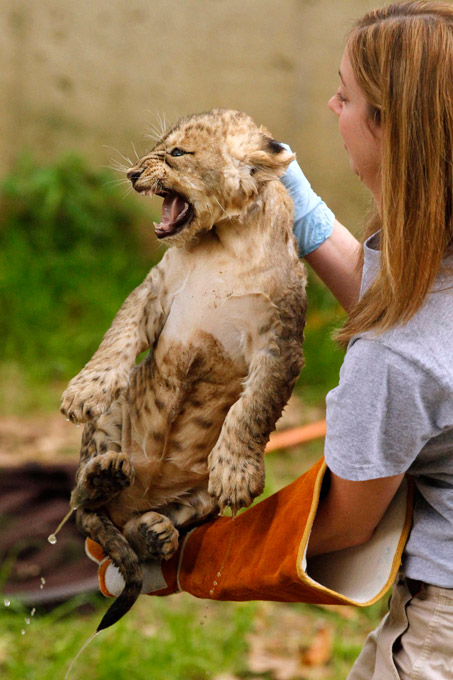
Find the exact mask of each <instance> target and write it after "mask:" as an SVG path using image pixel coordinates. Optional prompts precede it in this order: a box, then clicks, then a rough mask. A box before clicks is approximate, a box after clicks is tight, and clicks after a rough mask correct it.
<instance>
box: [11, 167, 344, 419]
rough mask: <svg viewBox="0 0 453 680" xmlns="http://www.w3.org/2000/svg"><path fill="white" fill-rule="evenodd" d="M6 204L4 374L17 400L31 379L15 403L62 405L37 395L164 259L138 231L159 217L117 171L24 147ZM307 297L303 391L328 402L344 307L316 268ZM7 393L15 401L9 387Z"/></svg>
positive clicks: (78, 359) (74, 364) (68, 371)
mask: <svg viewBox="0 0 453 680" xmlns="http://www.w3.org/2000/svg"><path fill="white" fill-rule="evenodd" d="M0 205H1V213H0V215H1V216H0V335H1V338H2V349H3V351H2V357H1V359H0V376H1V377H2V381H3V382H4V384H5V385H7V384H8V385H10V387H8V388H7V390H6V388H5V390H6V391H7V392H8V400H10V395H11V390H12V387H11V386H15V385H19V384H24V385H25V389H20V390H17V391H18V393H19V394H17V395H16V396H15V397H14V399H15V404H16V406H13V407H12V410H16V411H23V410H27V409H30V408H33V405H35V404H36V403H39V404H40V405H41V406H43V407H46V405H47V406H48V405H49V404H52V405H53V406H52V408H53V407H55V390H52V388H49V389H50V391H51V392H52V394H50V392H49V395H48V398H47V397H46V394H43V393H42V392H40V393H39V394H36V389H37V387H39V389H41V386H42V385H43V384H46V385H51V384H54V383H55V382H60V383H61V382H64V381H66V380H68V379H69V378H71V377H72V376H73V375H75V374H76V373H77V372H78V371H79V370H80V368H81V367H82V366H83V365H84V364H85V362H86V361H87V360H88V359H89V357H90V356H91V355H92V353H93V352H94V351H95V349H96V348H97V346H98V344H99V342H100V340H101V338H102V336H103V334H104V332H105V331H106V330H107V328H108V327H109V326H110V324H111V321H112V319H113V317H114V315H115V313H116V312H117V310H118V309H119V307H120V305H121V304H122V302H123V301H124V299H125V298H126V297H127V295H128V294H129V293H130V291H131V290H132V289H133V288H134V287H135V286H136V285H138V284H139V283H140V282H141V281H142V280H143V278H144V276H145V275H146V273H147V271H149V269H150V268H151V266H152V265H153V264H154V263H155V262H156V261H157V259H158V257H156V255H155V254H154V255H153V256H152V255H151V248H150V247H145V248H143V244H142V243H141V242H140V237H139V227H140V224H141V222H142V221H143V222H145V223H146V224H150V222H151V216H150V215H149V214H148V215H146V216H144V215H143V213H142V211H141V209H139V207H138V205H137V203H136V202H135V201H132V200H131V199H129V200H126V199H125V198H124V197H123V189H121V190H120V189H119V188H118V187H117V186H116V185H115V183H114V182H112V179H111V175H110V173H108V172H107V171H104V170H103V171H99V170H96V171H94V170H92V169H90V168H89V167H88V166H87V165H86V163H85V162H84V161H83V160H82V159H81V158H79V157H77V156H74V155H67V156H65V157H63V158H61V159H60V160H59V161H57V162H56V163H55V164H53V165H49V166H47V167H42V166H39V165H37V164H36V163H34V162H33V160H32V159H31V158H30V157H27V156H23V157H22V158H21V159H20V160H19V162H18V164H17V166H16V168H15V169H14V170H13V171H12V172H11V173H10V174H9V175H8V176H7V177H6V178H5V179H4V180H3V181H2V182H1V184H0ZM308 296H309V308H308V317H307V326H306V333H305V337H306V339H305V368H304V370H303V372H302V375H301V378H300V380H299V383H298V386H297V391H298V392H299V394H300V396H301V397H302V398H303V399H304V400H305V401H310V402H312V403H313V402H314V403H318V404H320V403H321V402H322V400H323V398H324V397H325V394H326V392H327V391H328V390H329V389H331V388H332V387H334V385H335V384H336V382H337V379H338V372H339V367H340V365H341V362H342V358H343V352H342V351H341V350H339V349H337V348H336V346H335V344H334V342H333V341H332V340H331V338H330V336H331V331H332V330H333V328H334V323H335V322H337V323H338V320H339V319H340V310H339V306H338V303H337V302H336V301H335V300H334V298H333V296H332V295H331V294H330V293H329V292H328V291H327V289H326V288H325V286H323V284H322V283H321V282H320V281H319V279H317V277H316V276H314V275H313V274H312V273H310V277H309V285H308ZM46 389H47V388H46ZM5 390H4V391H5ZM57 391H58V390H57ZM20 395H22V396H20ZM24 395H28V397H27V398H24ZM0 402H1V403H2V407H3V406H4V407H6V408H8V405H7V404H5V403H4V402H5V397H4V395H3V393H2V394H1V395H0ZM8 410H11V408H8Z"/></svg>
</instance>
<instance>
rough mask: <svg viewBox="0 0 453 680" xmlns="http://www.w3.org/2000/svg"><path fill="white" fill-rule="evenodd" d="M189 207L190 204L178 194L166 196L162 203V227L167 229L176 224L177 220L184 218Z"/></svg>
mask: <svg viewBox="0 0 453 680" xmlns="http://www.w3.org/2000/svg"><path fill="white" fill-rule="evenodd" d="M188 209H189V204H188V203H186V201H184V199H183V198H181V196H178V194H169V195H168V196H165V198H164V202H163V203H162V222H161V223H160V225H159V226H160V228H161V229H164V230H167V229H171V227H173V226H174V224H175V222H177V221H178V220H180V219H182V218H183V217H184V215H185V214H186V212H187V210H188Z"/></svg>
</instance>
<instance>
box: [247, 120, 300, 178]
mask: <svg viewBox="0 0 453 680" xmlns="http://www.w3.org/2000/svg"><path fill="white" fill-rule="evenodd" d="M295 158H296V155H295V154H294V153H292V152H291V151H288V150H287V149H285V147H284V146H282V145H281V144H279V142H276V141H275V139H272V137H271V136H270V135H269V134H268V133H267V131H266V132H262V133H261V148H259V149H256V150H254V151H252V152H251V153H250V155H249V156H248V158H247V165H249V166H250V174H251V175H253V176H254V177H255V178H256V179H257V180H260V181H263V182H267V181H269V180H271V179H277V178H278V177H281V176H282V175H283V174H284V172H285V170H286V168H287V167H288V165H289V164H290V163H291V161H293V160H294V159H295Z"/></svg>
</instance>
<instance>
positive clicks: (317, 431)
mask: <svg viewBox="0 0 453 680" xmlns="http://www.w3.org/2000/svg"><path fill="white" fill-rule="evenodd" d="M325 434H326V421H325V420H318V421H317V422H316V423H308V425H302V426H301V427H295V428H293V429H291V430H282V431H281V432H274V433H273V434H271V438H270V440H269V443H268V445H267V446H266V453H270V452H271V451H276V450H277V449H287V448H288V447H290V446H298V445H299V444H305V443H307V442H309V441H312V439H320V438H321V437H325Z"/></svg>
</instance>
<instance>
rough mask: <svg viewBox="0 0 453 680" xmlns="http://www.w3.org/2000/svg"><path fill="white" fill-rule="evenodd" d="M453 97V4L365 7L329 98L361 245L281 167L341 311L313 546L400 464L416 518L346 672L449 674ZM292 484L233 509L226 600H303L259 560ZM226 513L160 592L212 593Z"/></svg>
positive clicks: (294, 501) (368, 500)
mask: <svg viewBox="0 0 453 680" xmlns="http://www.w3.org/2000/svg"><path fill="white" fill-rule="evenodd" d="M452 102H453V7H452V6H451V5H448V4H446V3H443V2H430V1H426V2H422V1H415V2H403V3H399V4H392V5H389V6H387V7H385V8H383V9H380V10H375V11H372V12H370V13H369V14H367V15H366V16H365V17H363V18H362V19H361V20H360V21H359V22H358V23H357V25H356V26H355V28H354V29H353V30H352V32H351V34H350V35H349V37H348V41H347V46H346V49H345V53H344V56H343V60H342V63H341V67H340V86H339V88H338V91H337V93H336V94H335V95H334V96H333V97H332V99H331V100H330V101H329V107H330V108H331V110H332V111H333V112H334V113H335V114H336V115H337V116H338V119H339V126H340V133H341V135H342V137H343V140H344V143H345V148H346V151H347V153H348V155H349V160H350V165H351V169H352V170H353V172H355V173H356V174H357V175H358V176H359V177H360V179H361V181H362V182H363V183H364V184H365V185H366V186H367V187H368V189H369V190H370V191H371V193H372V195H373V198H374V204H375V214H374V216H373V218H372V220H371V223H370V227H369V230H368V234H367V239H366V240H365V243H364V246H363V247H361V246H360V245H359V244H358V242H357V241H356V240H355V238H354V237H353V236H352V235H351V234H350V233H349V231H348V230H347V229H346V228H345V227H343V226H342V225H341V224H340V223H339V222H338V221H336V220H335V218H334V216H333V214H332V213H331V211H330V210H329V209H328V208H327V207H326V206H325V204H324V203H323V202H322V201H321V200H320V199H319V198H318V197H317V196H316V195H315V194H314V193H313V191H312V190H311V187H310V185H309V183H308V182H307V180H306V179H305V177H304V175H303V174H302V172H301V170H300V168H299V167H298V166H297V165H296V164H292V166H290V169H289V171H288V172H287V174H286V175H285V177H284V178H283V181H284V183H285V185H286V186H287V188H288V189H289V191H290V193H291V195H292V197H293V199H294V203H295V224H294V231H295V234H296V236H297V238H298V242H299V246H300V253H301V256H304V257H306V259H307V262H308V263H309V264H310V265H311V266H312V267H313V268H314V269H315V270H316V272H317V273H318V274H319V275H320V276H321V278H322V279H323V280H324V282H325V283H326V284H327V285H328V286H329V288H330V289H331V290H332V292H333V293H334V294H335V295H336V297H337V298H338V300H339V301H340V302H341V303H342V305H343V306H344V308H345V309H346V310H347V311H348V313H349V316H348V320H347V322H346V325H345V326H344V328H343V329H342V330H341V331H340V332H339V334H338V340H339V341H340V342H341V343H342V344H344V345H348V351H347V354H346V357H345V361H344V364H343V367H342V369H341V373H340V382H339V385H338V387H337V388H336V389H334V390H333V391H332V392H330V393H329V395H328V396H327V436H326V444H325V459H326V462H327V465H328V468H329V470H330V489H329V491H328V493H327V495H326V496H325V497H324V498H323V500H322V501H321V503H320V505H319V509H318V511H317V514H316V518H315V521H314V525H313V529H312V531H311V536H310V542H309V546H308V555H309V556H315V555H319V554H323V553H329V552H332V551H336V550H341V549H343V548H347V547H351V546H356V545H361V544H364V543H366V542H367V541H368V540H369V539H370V537H371V536H372V535H373V532H374V530H375V528H376V527H377V525H378V524H379V522H380V520H381V518H382V516H383V515H384V513H385V511H386V509H387V508H388V506H389V504H390V502H391V500H392V498H393V497H394V495H395V493H396V491H397V489H398V487H399V486H400V484H401V481H402V479H403V477H404V475H405V474H406V473H407V472H409V473H410V474H411V475H412V476H413V477H414V479H415V485H416V503H415V510H414V517H413V528H412V531H411V534H410V537H409V540H408V543H407V546H406V550H405V554H404V559H403V566H402V572H401V574H400V576H399V579H398V582H397V584H396V586H395V588H394V591H393V596H392V601H391V608H390V612H389V614H388V615H387V616H386V617H385V619H384V620H383V622H382V623H381V625H380V626H379V628H378V629H377V631H375V632H373V633H372V634H371V635H370V636H369V638H368V640H367V641H366V643H365V646H364V648H363V651H362V653H361V655H360V657H359V659H358V660H357V662H356V664H355V665H354V667H353V669H352V671H351V674H350V675H349V679H350V680H358V679H360V678H363V679H365V678H367V679H369V678H375V679H376V680H386V679H387V678H403V679H408V678H415V677H416V678H433V679H434V678H436V679H440V678H447V677H451V672H452V665H451V664H452V661H451V659H452V648H453V455H452V453H453V361H452V356H453V274H452V270H453V267H452V265H453V257H452V256H451V253H452V244H453V215H452V209H453V106H452ZM373 234H374V235H373ZM294 488H295V489H298V488H299V487H294ZM288 489H290V487H287V488H286V489H284V490H282V492H279V494H280V495H279V494H276V495H275V497H271V499H272V498H275V500H274V501H272V500H271V499H267V500H266V501H263V502H262V503H260V504H258V505H257V506H254V508H252V509H251V510H248V511H247V512H246V513H244V514H243V515H240V516H239V517H238V518H237V519H236V520H235V525H236V528H235V536H234V540H233V539H230V544H229V546H225V548H224V549H223V551H225V550H227V553H228V554H226V555H224V558H222V559H223V564H222V566H221V568H220V569H219V571H218V580H219V581H220V580H221V579H222V578H226V580H227V581H228V577H227V575H226V572H227V569H229V570H230V571H231V572H235V574H236V575H237V580H236V581H235V582H233V581H231V583H236V585H232V586H231V587H230V589H229V591H228V589H227V590H225V591H224V596H223V599H226V598H228V599H238V600H239V599H251V598H255V599H288V600H290V599H296V598H291V597H288V598H286V597H285V596H284V591H285V588H287V590H288V592H289V591H290V589H291V584H290V583H287V581H285V578H280V577H279V572H280V571H282V570H281V569H280V566H279V565H280V562H281V563H283V562H284V560H285V556H284V554H283V553H281V555H280V557H279V560H280V561H279V560H277V562H275V559H274V562H273V563H272V564H273V568H272V574H271V576H269V577H268V576H266V575H265V574H264V571H263V569H265V567H263V564H264V565H266V564H267V563H269V561H270V560H271V559H272V558H274V557H275V555H274V553H275V552H278V550H279V549H280V548H279V547H278V545H277V541H276V539H275V538H274V535H276V534H272V531H278V530H275V528H272V527H273V526H274V525H275V524H276V521H274V519H275V518H276V517H280V515H279V514H278V513H279V512H282V511H281V510H279V508H281V507H283V508H284V513H286V514H283V520H279V526H280V529H281V525H282V523H284V522H285V521H286V518H287V517H289V516H291V517H292V516H297V512H298V496H297V494H296V495H294V494H293V496H291V492H289V491H288ZM266 503H267V506H266ZM260 507H261V508H266V507H267V509H268V510H267V512H268V515H267V516H268V517H269V516H271V517H272V521H271V523H269V521H268V520H267V524H265V523H263V525H265V528H264V529H263V531H264V534H263V537H262V538H260V539H259V540H257V541H255V544H254V546H253V551H252V552H251V554H249V555H248V558H250V559H247V560H246V562H247V564H246V565H245V568H246V569H248V570H249V572H251V571H253V570H254V577H253V583H252V584H251V585H250V584H248V585H247V587H246V586H245V585H244V583H245V581H248V573H247V572H244V571H243V562H244V553H243V552H242V560H240V555H241V550H245V549H247V546H248V545H249V539H248V537H247V532H248V530H249V528H250V527H251V526H252V525H253V526H254V527H255V528H256V527H257V526H258V525H259V524H260V520H259V512H260V510H259V508H260ZM269 508H271V509H269ZM253 513H254V514H253ZM269 513H270V514H269ZM222 522H223V520H219V521H218V522H215V523H214V524H213V525H211V527H208V529H207V530H206V529H205V527H201V528H199V529H196V530H195V531H194V532H192V534H191V535H190V536H191V538H190V542H186V543H189V548H190V549H189V548H187V545H186V547H185V548H184V553H183V556H182V558H181V559H180V562H179V567H178V574H176V572H175V570H174V569H173V572H172V573H171V565H168V564H166V565H165V566H164V572H165V573H164V577H165V578H164V579H163V580H162V573H161V572H159V574H160V575H159V576H158V577H156V575H155V574H154V576H149V581H148V591H156V590H158V589H159V588H160V589H161V590H160V594H165V593H167V592H171V591H173V592H174V590H176V589H177V586H178V585H181V584H182V587H183V589H184V590H189V592H192V593H193V594H195V595H198V596H202V597H214V598H216V597H217V592H216V591H215V589H216V588H217V587H218V588H220V585H219V586H218V584H217V581H212V579H211V580H210V579H209V578H207V579H204V580H203V579H199V581H198V586H197V587H195V586H194V585H193V584H192V586H191V587H188V585H187V584H188V583H189V582H190V579H191V578H193V574H195V575H196V574H197V571H200V570H201V567H200V563H201V560H200V559H199V555H200V554H201V553H202V549H203V546H204V545H205V544H207V545H208V548H207V550H208V553H207V554H208V555H209V554H213V552H214V550H213V548H212V547H211V548H209V541H210V540H211V541H212V545H214V546H215V544H216V540H217V545H219V543H222V541H221V540H220V539H219V536H220V534H221V531H222V527H223V526H225V525H224V524H222ZM277 524H278V522H277ZM271 525H272V526H271ZM266 532H267V534H266ZM255 535H256V534H255ZM260 535H261V534H260ZM197 537H198V538H197ZM200 537H201V538H200ZM285 540H286V539H285ZM209 550H211V553H209ZM266 550H267V552H266ZM248 553H250V549H248ZM271 553H272V555H271ZM222 554H223V552H222ZM255 555H258V556H259V557H257V559H256V560H255V562H254V561H253V560H254V556H255ZM174 564H176V563H174ZM276 565H277V566H276ZM223 570H225V573H223ZM241 570H242V571H241ZM105 572H106V563H104V571H103V574H104V576H105ZM244 574H245V575H244ZM178 575H179V581H178ZM279 579H280V580H279ZM107 580H108V579H107ZM202 582H203V583H205V585H204V586H202V585H200V584H202ZM112 583H113V582H112ZM285 583H286V584H287V585H285ZM212 584H214V585H212ZM166 586H168V587H167V588H166ZM203 587H204V589H205V590H206V592H204V590H203ZM164 588H165V589H164ZM279 588H280V590H279ZM107 589H108V588H107ZM120 589H121V588H120ZM209 589H210V590H209ZM110 590H111V592H113V591H114V588H113V586H112V587H111V588H110ZM208 590H209V594H208V592H207V591H208ZM225 593H226V595H225ZM219 597H221V596H219Z"/></svg>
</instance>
